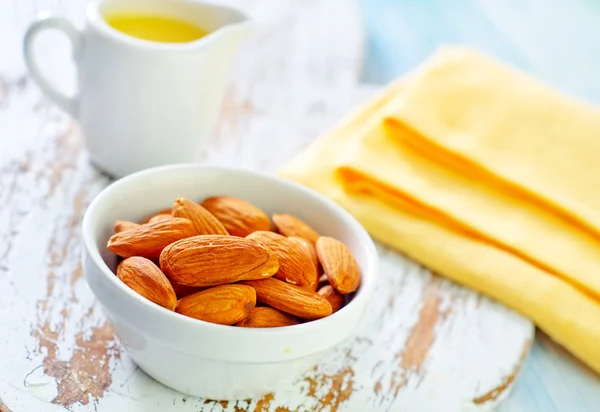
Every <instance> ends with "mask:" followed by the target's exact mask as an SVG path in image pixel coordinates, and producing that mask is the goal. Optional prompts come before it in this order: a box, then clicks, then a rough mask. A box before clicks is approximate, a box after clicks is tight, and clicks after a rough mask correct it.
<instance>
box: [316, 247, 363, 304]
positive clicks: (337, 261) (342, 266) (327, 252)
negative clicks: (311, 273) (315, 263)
mask: <svg viewBox="0 0 600 412" xmlns="http://www.w3.org/2000/svg"><path fill="white" fill-rule="evenodd" d="M316 246H317V255H318V256H319V261H320V262H321V265H322V266H323V270H324V271H325V273H326V274H327V278H328V279H329V283H331V286H333V288H334V289H335V290H337V291H338V292H340V293H341V294H342V295H345V294H348V293H352V292H354V291H355V290H356V289H358V286H359V285H360V269H359V267H358V264H357V263H356V260H354V256H352V252H350V249H348V247H347V246H346V245H344V244H343V243H342V242H340V241H339V240H337V239H334V238H332V237H327V236H321V237H320V238H319V240H317V245H316Z"/></svg>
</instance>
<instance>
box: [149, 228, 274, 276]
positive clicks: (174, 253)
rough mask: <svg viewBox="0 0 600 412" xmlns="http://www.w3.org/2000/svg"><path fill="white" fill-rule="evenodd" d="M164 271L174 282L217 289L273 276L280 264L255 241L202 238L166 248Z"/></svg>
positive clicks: (163, 254)
mask: <svg viewBox="0 0 600 412" xmlns="http://www.w3.org/2000/svg"><path fill="white" fill-rule="evenodd" d="M160 267H161V268H162V270H163V271H164V272H165V274H166V275H167V277H168V278H169V279H170V280H171V281H173V282H177V283H180V284H182V285H187V286H215V285H222V284H225V283H234V282H238V281H240V280H250V279H263V278H266V277H270V276H273V275H274V274H275V272H277V270H278V269H279V262H278V260H277V257H276V256H275V254H274V253H273V252H271V250H269V249H267V248H266V247H264V246H261V245H259V244H258V243H256V242H254V241H252V240H249V239H244V238H240V237H235V236H224V235H201V236H194V237H189V238H187V239H182V240H180V241H177V242H175V243H173V244H170V245H169V246H167V247H165V248H164V250H163V252H162V253H161V255H160Z"/></svg>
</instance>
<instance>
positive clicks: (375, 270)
mask: <svg viewBox="0 0 600 412" xmlns="http://www.w3.org/2000/svg"><path fill="white" fill-rule="evenodd" d="M185 169H195V170H203V171H205V172H207V173H209V172H221V173H223V172H224V173H237V174H241V175H251V176H253V177H255V178H259V179H265V180H272V181H275V182H277V183H279V184H283V185H288V186H291V187H292V188H293V189H294V190H297V191H299V192H300V193H301V194H302V196H307V197H309V198H312V199H313V200H317V201H318V202H321V203H324V205H325V206H327V207H328V208H329V209H332V211H333V212H334V213H336V214H338V215H340V217H341V218H342V219H343V220H344V221H345V222H346V223H347V224H348V226H349V228H350V231H351V232H352V233H354V234H355V236H356V237H357V239H358V240H359V243H360V244H361V247H365V249H366V250H365V252H366V253H365V255H366V264H365V267H364V268H361V285H360V287H359V289H358V290H357V291H356V292H354V293H355V295H354V297H353V298H352V300H351V301H350V302H349V303H348V304H347V305H346V306H344V307H343V308H342V309H340V310H339V311H337V312H335V313H333V314H331V315H329V316H326V317H324V318H321V319H317V320H313V321H309V322H306V323H301V324H298V325H292V326H285V327H274V328H241V327H235V326H233V325H221V324H216V323H211V322H207V321H203V320H200V319H195V318H191V317H189V316H184V315H181V314H179V313H177V312H175V311H172V310H168V309H166V308H163V307H162V306H160V305H157V304H155V303H154V302H151V301H150V300H148V299H146V298H145V297H143V296H141V295H140V294H138V293H137V292H135V291H133V290H132V289H131V288H129V287H128V286H127V285H125V283H123V282H122V281H121V280H119V278H117V276H116V275H115V273H114V272H113V271H112V270H111V269H110V268H109V267H108V265H107V264H106V263H105V262H104V260H103V259H102V256H101V255H100V250H99V248H97V247H96V245H95V243H96V242H95V233H96V226H95V222H96V219H95V217H96V216H97V215H98V214H99V213H100V212H101V209H99V208H100V206H99V205H101V203H102V202H103V201H104V199H106V198H107V197H109V196H111V195H112V194H113V193H114V192H118V191H120V190H121V189H122V188H123V187H125V186H128V185H130V184H132V183H134V182H135V181H137V180H145V179H147V178H148V177H149V176H152V175H155V174H160V173H164V172H171V171H176V170H185ZM82 238H83V243H84V248H85V249H86V251H87V254H88V256H89V257H90V258H91V260H92V261H93V263H94V265H95V266H96V267H97V268H98V269H99V270H100V273H102V276H103V277H104V278H105V280H107V281H108V282H110V284H111V286H112V287H115V288H117V289H119V290H121V291H122V292H124V293H126V294H128V295H129V296H130V297H131V298H132V299H133V301H134V302H136V303H137V304H138V305H142V306H143V307H145V308H146V309H147V310H150V311H154V312H155V313H156V316H160V317H161V318H162V319H164V320H169V321H172V322H179V323H180V324H181V325H185V326H186V327H190V328H203V329H208V330H210V331H214V332H215V333H217V332H218V333H227V334H228V335H229V334H231V335H234V336H232V337H235V336H237V337H239V338H249V337H251V336H254V335H256V336H265V337H269V336H271V337H273V336H277V335H282V334H288V333H300V332H301V333H305V332H306V333H310V330H311V329H316V328H319V329H320V328H323V327H327V326H328V325H329V324H331V325H333V324H335V323H336V322H337V320H338V319H341V317H340V316H341V315H343V314H344V313H342V312H346V311H347V310H351V306H358V305H359V304H360V303H361V302H363V301H368V299H369V298H370V296H371V295H372V293H373V292H374V290H375V286H376V283H377V279H378V276H379V256H378V253H377V250H376V249H375V244H374V243H373V240H372V239H371V237H370V235H369V234H368V233H367V231H366V229H365V228H364V227H363V226H362V225H361V224H360V223H359V222H358V221H357V220H356V219H355V218H354V217H353V216H352V215H351V214H350V213H349V212H347V211H346V210H344V209H343V208H342V207H341V206H339V205H338V204H337V203H335V202H334V201H332V200H330V199H328V198H327V197H325V196H324V195H322V194H320V193H318V192H316V191H315V190H313V189H310V188H309V187H307V186H303V185H301V184H299V183H297V182H294V181H291V180H288V179H284V178H282V177H280V176H277V175H274V174H268V173H264V172H259V171H255V170H251V169H246V168H241V167H233V166H215V165H203V164H197V163H184V164H175V165H165V166H158V167H152V168H148V169H144V170H141V171H138V172H135V173H132V174H130V175H128V176H125V177H123V178H121V179H119V180H117V181H115V182H113V183H111V184H110V185H108V186H107V187H105V188H104V189H103V190H102V191H100V193H98V195H96V197H95V198H94V199H93V200H92V202H91V203H90V205H89V206H88V208H87V210H86V212H85V214H84V217H83V223H82ZM84 268H85V265H84ZM365 274H366V275H365ZM86 280H87V276H86ZM92 293H94V294H95V292H94V291H93V290H92ZM365 303H366V302H365Z"/></svg>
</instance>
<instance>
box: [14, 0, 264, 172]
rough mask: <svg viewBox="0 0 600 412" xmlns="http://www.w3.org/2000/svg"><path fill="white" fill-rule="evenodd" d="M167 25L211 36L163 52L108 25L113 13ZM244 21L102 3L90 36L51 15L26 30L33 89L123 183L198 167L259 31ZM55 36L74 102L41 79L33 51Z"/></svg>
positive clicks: (167, 0)
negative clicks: (248, 44)
mask: <svg viewBox="0 0 600 412" xmlns="http://www.w3.org/2000/svg"><path fill="white" fill-rule="evenodd" d="M119 12H123V13H132V12H133V13H138V14H149V15H156V16H165V17H168V18H173V19H180V20H183V21H186V22H188V23H190V24H197V25H198V26H199V27H202V28H204V29H206V31H207V32H208V34H207V35H205V36H203V37H201V38H198V39H197V40H193V41H189V42H181V43H166V42H156V41H149V40H144V39H141V38H137V37H133V36H130V35H127V34H124V33H122V32H120V31H118V30H116V29H114V28H113V27H111V26H110V25H109V24H108V23H107V21H106V16H108V15H111V14H114V13H119ZM252 27H253V26H252V23H251V22H250V21H249V20H248V18H247V17H246V16H245V15H244V14H243V13H242V12H240V11H237V10H235V9H232V8H229V7H224V6H220V5H215V4H211V3H207V2H196V1H186V0H105V1H101V2H95V3H91V4H90V5H89V6H88V7H87V11H86V19H85V26H84V28H83V30H78V29H77V28H75V27H74V26H73V24H71V23H70V22H69V21H67V20H64V19H62V18H59V17H52V16H49V15H47V14H43V15H41V16H40V18H39V20H37V21H36V22H34V23H33V24H32V25H31V26H30V27H29V29H28V31H27V33H26V35H25V39H24V45H23V48H24V54H25V61H26V63H27V66H28V67H29V70H30V72H31V75H32V77H33V79H34V80H35V81H36V82H37V84H38V85H39V86H40V88H41V89H42V90H43V91H44V92H45V94H46V95H47V96H48V97H49V98H51V99H52V100H53V101H54V102H55V103H56V104H57V105H58V106H60V107H61V108H62V109H64V110H65V111H67V112H69V113H70V114H71V115H72V116H73V117H75V118H76V119H77V120H78V121H79V123H80V124H81V127H82V130H83V132H84V136H85V142H86V146H87V149H88V151H89V154H90V159H91V161H92V163H94V164H95V165H96V166H97V167H99V168H100V169H101V170H103V171H105V172H107V173H109V174H111V175H113V176H117V177H120V176H124V175H127V174H130V173H132V172H135V171H138V170H140V169H144V168H148V167H152V166H158V165H163V164H168V163H186V162H192V161H194V159H195V157H196V155H197V153H198V149H199V148H200V147H201V145H202V143H203V142H205V141H206V140H207V138H208V137H209V136H210V135H211V133H212V131H213V128H214V124H215V120H216V118H217V115H218V112H219V108H220V104H221V100H222V97H223V93H224V89H225V86H226V83H227V79H228V75H229V69H230V66H231V62H232V60H233V57H234V56H235V54H236V52H237V50H238V49H239V47H240V45H241V44H242V43H243V42H244V40H246V39H247V38H248V37H249V36H250V34H251V32H252V30H253V28H252ZM46 29H57V30H59V31H62V32H63V33H64V34H65V35H66V36H67V37H68V38H69V40H70V41H71V43H72V49H73V59H74V61H75V63H76V66H77V69H78V81H77V85H78V91H77V93H76V95H75V96H73V97H70V96H66V95H65V94H63V93H62V92H61V91H59V90H57V89H56V88H55V87H54V86H53V85H52V84H51V83H50V82H49V81H48V80H47V79H46V78H45V77H44V76H43V75H42V74H41V70H40V65H41V64H43V62H40V61H38V60H36V58H35V56H34V55H33V47H32V45H33V42H34V41H35V38H36V37H37V36H38V34H40V33H41V32H42V31H44V30H46Z"/></svg>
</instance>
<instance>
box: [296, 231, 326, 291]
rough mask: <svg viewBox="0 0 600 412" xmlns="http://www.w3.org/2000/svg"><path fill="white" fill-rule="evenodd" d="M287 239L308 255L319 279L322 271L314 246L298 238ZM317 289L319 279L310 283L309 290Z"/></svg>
mask: <svg viewBox="0 0 600 412" xmlns="http://www.w3.org/2000/svg"><path fill="white" fill-rule="evenodd" d="M288 239H289V240H290V241H291V242H294V243H295V244H296V245H298V247H300V248H301V249H302V250H304V251H305V252H306V253H307V254H308V256H309V257H310V260H311V261H312V262H313V265H315V270H316V272H317V277H319V276H320V275H321V272H322V271H323V269H322V268H321V263H319V257H318V256H317V250H316V249H315V245H313V244H312V243H310V242H309V241H308V240H306V239H304V238H301V237H298V236H290V237H288ZM318 288H319V279H317V280H316V281H315V282H313V283H311V284H310V288H309V289H310V290H312V291H314V292H316V291H317V289H318Z"/></svg>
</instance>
